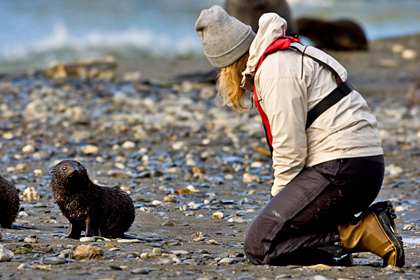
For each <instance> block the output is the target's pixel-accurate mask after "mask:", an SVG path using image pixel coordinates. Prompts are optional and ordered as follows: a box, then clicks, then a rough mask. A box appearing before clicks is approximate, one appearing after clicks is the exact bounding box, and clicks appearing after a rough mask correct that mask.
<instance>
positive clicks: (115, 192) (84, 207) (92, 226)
mask: <svg viewBox="0 0 420 280" xmlns="http://www.w3.org/2000/svg"><path fill="white" fill-rule="evenodd" d="M51 173H52V179H51V186H52V190H53V193H54V197H55V200H56V202H57V204H58V206H59V208H60V210H61V212H62V213H63V215H64V216H65V217H66V218H67V219H68V220H69V222H70V234H69V235H68V237H69V238H76V239H78V238H79V237H80V235H81V233H82V231H85V236H103V237H114V238H115V237H122V236H123V235H124V232H126V231H127V230H128V229H129V228H130V226H131V224H132V223H133V221H134V218H135V210H134V204H133V201H132V200H131V198H130V196H129V195H128V194H127V193H125V192H123V191H122V190H120V189H117V188H111V187H105V186H99V185H97V184H95V183H93V182H92V181H91V180H90V178H89V176H88V173H87V170H86V168H85V167H84V166H83V165H82V164H81V163H79V162H77V161H75V160H63V161H61V162H59V163H58V164H57V165H56V166H55V167H54V168H53V170H52V172H51Z"/></svg>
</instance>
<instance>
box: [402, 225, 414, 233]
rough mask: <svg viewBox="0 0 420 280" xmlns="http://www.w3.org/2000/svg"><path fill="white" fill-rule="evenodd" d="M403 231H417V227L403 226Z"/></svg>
mask: <svg viewBox="0 0 420 280" xmlns="http://www.w3.org/2000/svg"><path fill="white" fill-rule="evenodd" d="M402 230H404V231H409V230H416V225H415V224H414V223H410V224H406V225H404V226H403V228H402Z"/></svg>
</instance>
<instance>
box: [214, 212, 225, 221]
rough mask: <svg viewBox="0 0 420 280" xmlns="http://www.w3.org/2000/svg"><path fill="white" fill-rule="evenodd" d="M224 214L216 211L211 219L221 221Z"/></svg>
mask: <svg viewBox="0 0 420 280" xmlns="http://www.w3.org/2000/svg"><path fill="white" fill-rule="evenodd" d="M223 217H224V214H223V212H220V211H217V212H214V213H213V219H223Z"/></svg>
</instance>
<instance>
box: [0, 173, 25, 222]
mask: <svg viewBox="0 0 420 280" xmlns="http://www.w3.org/2000/svg"><path fill="white" fill-rule="evenodd" d="M19 207H20V201H19V191H18V189H17V188H16V186H15V185H14V184H13V183H12V182H9V181H8V180H6V179H4V178H3V177H2V176H1V175H0V227H4V228H10V227H11V226H12V224H13V222H14V221H15V220H16V217H17V215H18V211H19Z"/></svg>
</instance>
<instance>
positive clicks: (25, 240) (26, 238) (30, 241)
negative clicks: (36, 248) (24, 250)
mask: <svg viewBox="0 0 420 280" xmlns="http://www.w3.org/2000/svg"><path fill="white" fill-rule="evenodd" d="M23 242H25V243H37V242H38V239H37V238H34V237H25V239H23Z"/></svg>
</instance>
